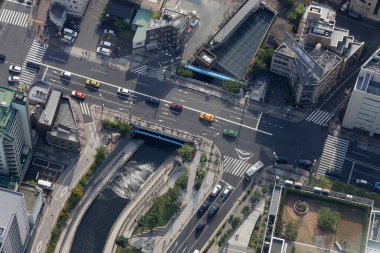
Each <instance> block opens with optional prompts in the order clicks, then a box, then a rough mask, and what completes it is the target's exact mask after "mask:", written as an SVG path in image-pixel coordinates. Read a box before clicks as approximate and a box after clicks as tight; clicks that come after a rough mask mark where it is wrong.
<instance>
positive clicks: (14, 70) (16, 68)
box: [9, 65, 22, 74]
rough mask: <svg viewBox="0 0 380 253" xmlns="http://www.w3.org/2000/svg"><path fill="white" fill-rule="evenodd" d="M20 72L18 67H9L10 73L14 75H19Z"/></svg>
mask: <svg viewBox="0 0 380 253" xmlns="http://www.w3.org/2000/svg"><path fill="white" fill-rule="evenodd" d="M21 70H22V68H21V67H20V66H17V65H11V66H9V71H12V72H14V73H18V74H19V73H21Z"/></svg>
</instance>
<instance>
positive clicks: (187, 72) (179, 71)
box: [176, 68, 194, 77]
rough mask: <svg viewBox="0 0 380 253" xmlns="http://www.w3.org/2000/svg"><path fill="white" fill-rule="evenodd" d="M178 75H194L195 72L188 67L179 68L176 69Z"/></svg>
mask: <svg viewBox="0 0 380 253" xmlns="http://www.w3.org/2000/svg"><path fill="white" fill-rule="evenodd" d="M176 73H177V75H179V76H182V77H193V76H194V73H193V71H191V70H188V69H183V68H178V69H177V71H176Z"/></svg>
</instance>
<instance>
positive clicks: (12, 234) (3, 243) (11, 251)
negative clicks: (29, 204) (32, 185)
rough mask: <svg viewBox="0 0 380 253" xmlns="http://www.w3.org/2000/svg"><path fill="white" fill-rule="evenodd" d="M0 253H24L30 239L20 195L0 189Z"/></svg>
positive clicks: (22, 199) (24, 208)
mask: <svg viewBox="0 0 380 253" xmlns="http://www.w3.org/2000/svg"><path fill="white" fill-rule="evenodd" d="M0 203H1V208H0V252H4V253H22V252H25V249H26V246H27V244H28V241H29V238H30V228H29V223H28V217H27V211H26V206H25V201H24V197H23V195H22V193H19V192H14V191H11V190H8V189H3V188H0Z"/></svg>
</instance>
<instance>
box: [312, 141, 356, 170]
mask: <svg viewBox="0 0 380 253" xmlns="http://www.w3.org/2000/svg"><path fill="white" fill-rule="evenodd" d="M349 144H350V142H349V141H347V140H344V139H341V138H338V137H335V136H332V135H328V136H327V138H326V142H325V146H324V148H323V152H322V156H321V159H320V161H319V165H318V171H317V174H320V175H325V174H326V172H334V173H337V174H339V173H340V172H341V171H342V166H343V163H344V159H345V157H346V153H347V149H348V146H349Z"/></svg>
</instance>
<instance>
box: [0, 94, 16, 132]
mask: <svg viewBox="0 0 380 253" xmlns="http://www.w3.org/2000/svg"><path fill="white" fill-rule="evenodd" d="M15 93H16V92H15V91H13V90H11V89H8V88H5V87H0V131H3V130H4V128H6V127H7V124H8V121H9V119H10V117H11V116H12V113H10V106H11V102H12V99H13V96H14V95H15Z"/></svg>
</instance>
